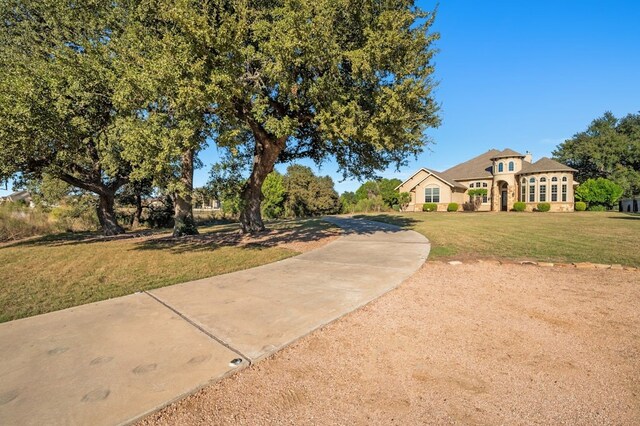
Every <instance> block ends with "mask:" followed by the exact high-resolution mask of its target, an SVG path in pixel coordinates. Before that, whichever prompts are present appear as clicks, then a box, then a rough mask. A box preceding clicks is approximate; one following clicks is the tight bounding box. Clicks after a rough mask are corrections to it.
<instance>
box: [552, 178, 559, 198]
mask: <svg viewBox="0 0 640 426" xmlns="http://www.w3.org/2000/svg"><path fill="white" fill-rule="evenodd" d="M553 179H556V178H553ZM553 179H551V180H552V181H553ZM556 180H557V179H556ZM551 201H558V185H557V184H553V185H551Z"/></svg>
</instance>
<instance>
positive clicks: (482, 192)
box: [467, 188, 487, 197]
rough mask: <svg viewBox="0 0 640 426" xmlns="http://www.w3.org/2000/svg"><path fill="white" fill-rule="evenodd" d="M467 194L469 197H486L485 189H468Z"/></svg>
mask: <svg viewBox="0 0 640 426" xmlns="http://www.w3.org/2000/svg"><path fill="white" fill-rule="evenodd" d="M467 193H468V194H469V197H482V196H484V195H487V189H486V188H477V189H470V190H469V191H468V192H467Z"/></svg>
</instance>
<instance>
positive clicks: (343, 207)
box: [340, 191, 358, 213]
mask: <svg viewBox="0 0 640 426" xmlns="http://www.w3.org/2000/svg"><path fill="white" fill-rule="evenodd" d="M357 202H358V198H357V196H356V194H355V193H354V192H350V191H346V192H343V193H342V194H341V195H340V212H341V213H354V212H355V208H356V203H357Z"/></svg>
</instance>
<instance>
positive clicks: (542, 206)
mask: <svg viewBox="0 0 640 426" xmlns="http://www.w3.org/2000/svg"><path fill="white" fill-rule="evenodd" d="M536 210H537V211H539V212H548V211H549V210H551V204H549V203H538V205H537V206H536Z"/></svg>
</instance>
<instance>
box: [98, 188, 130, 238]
mask: <svg viewBox="0 0 640 426" xmlns="http://www.w3.org/2000/svg"><path fill="white" fill-rule="evenodd" d="M114 203H115V193H114V192H102V193H100V194H98V206H97V209H96V210H97V213H98V221H99V222H100V226H101V227H102V232H103V234H104V235H118V234H124V229H123V228H122V227H121V226H120V225H118V221H117V219H116V212H115V209H114V207H113V206H114Z"/></svg>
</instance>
